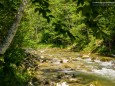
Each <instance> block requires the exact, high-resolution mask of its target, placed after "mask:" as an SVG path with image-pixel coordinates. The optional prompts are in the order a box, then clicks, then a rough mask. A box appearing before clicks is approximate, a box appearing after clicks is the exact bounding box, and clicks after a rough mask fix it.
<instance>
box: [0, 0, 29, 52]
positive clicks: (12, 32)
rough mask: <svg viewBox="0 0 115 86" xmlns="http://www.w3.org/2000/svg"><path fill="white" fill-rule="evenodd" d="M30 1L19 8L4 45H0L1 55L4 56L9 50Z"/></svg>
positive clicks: (23, 2) (23, 0)
mask: <svg viewBox="0 0 115 86" xmlns="http://www.w3.org/2000/svg"><path fill="white" fill-rule="evenodd" d="M27 1H28V0H22V3H21V4H20V6H19V9H18V12H17V14H16V18H15V20H14V23H13V24H12V26H11V28H10V29H9V30H8V34H7V36H6V37H5V38H4V39H3V41H2V43H1V44H0V54H4V53H5V52H6V50H7V49H8V47H9V45H10V44H11V42H12V40H13V38H14V36H15V34H16V32H17V30H18V26H19V24H20V21H21V19H22V16H23V11H24V9H25V8H26V5H27Z"/></svg>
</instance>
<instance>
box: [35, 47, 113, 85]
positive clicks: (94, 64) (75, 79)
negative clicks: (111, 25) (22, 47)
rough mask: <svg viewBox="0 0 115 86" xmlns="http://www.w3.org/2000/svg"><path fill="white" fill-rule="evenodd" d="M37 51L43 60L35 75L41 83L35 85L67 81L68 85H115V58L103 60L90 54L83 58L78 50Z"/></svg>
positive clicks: (39, 63)
mask: <svg viewBox="0 0 115 86" xmlns="http://www.w3.org/2000/svg"><path fill="white" fill-rule="evenodd" d="M41 51H43V52H41ZM36 53H39V55H40V57H41V61H40V62H38V65H39V69H38V70H36V72H37V73H36V74H35V76H36V77H37V78H38V79H40V80H41V84H39V85H34V86H56V83H57V84H60V83H62V84H63V83H64V84H65V82H66V84H67V85H68V86H115V60H111V61H106V62H103V61H100V60H99V59H97V58H95V59H92V57H90V56H89V57H87V58H82V57H83V56H78V53H76V52H70V51H65V50H64V51H63V50H59V49H56V50H52V49H47V50H39V51H37V52H36ZM44 59H45V60H44ZM67 85H65V86H67ZM57 86H59V85H57ZM60 86H62V85H60Z"/></svg>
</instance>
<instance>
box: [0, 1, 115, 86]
mask: <svg viewBox="0 0 115 86" xmlns="http://www.w3.org/2000/svg"><path fill="white" fill-rule="evenodd" d="M93 1H96V0H93ZM104 1H105V0H100V2H104ZM112 1H114V0H106V2H112ZM26 2H27V3H26ZM21 3H23V4H21ZM20 7H22V8H20ZM20 10H21V11H20ZM114 14H115V6H113V4H111V5H110V6H108V5H107V4H105V6H102V5H98V6H94V4H92V0H0V84H1V85H2V86H18V85H19V86H25V84H27V83H28V81H29V79H30V78H32V76H31V74H29V73H28V71H27V70H26V69H24V68H23V66H22V61H23V59H24V58H26V57H28V55H26V54H25V52H24V50H25V48H26V49H28V48H33V49H39V48H46V47H59V48H66V49H70V50H72V51H77V52H85V53H98V54H100V55H104V56H113V55H114V54H115V43H114V42H115V15H114ZM60 58H61V57H60ZM101 60H103V61H106V60H107V61H108V60H109V59H107V58H104V57H103V58H102V59H101ZM14 80H15V82H14Z"/></svg>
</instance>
